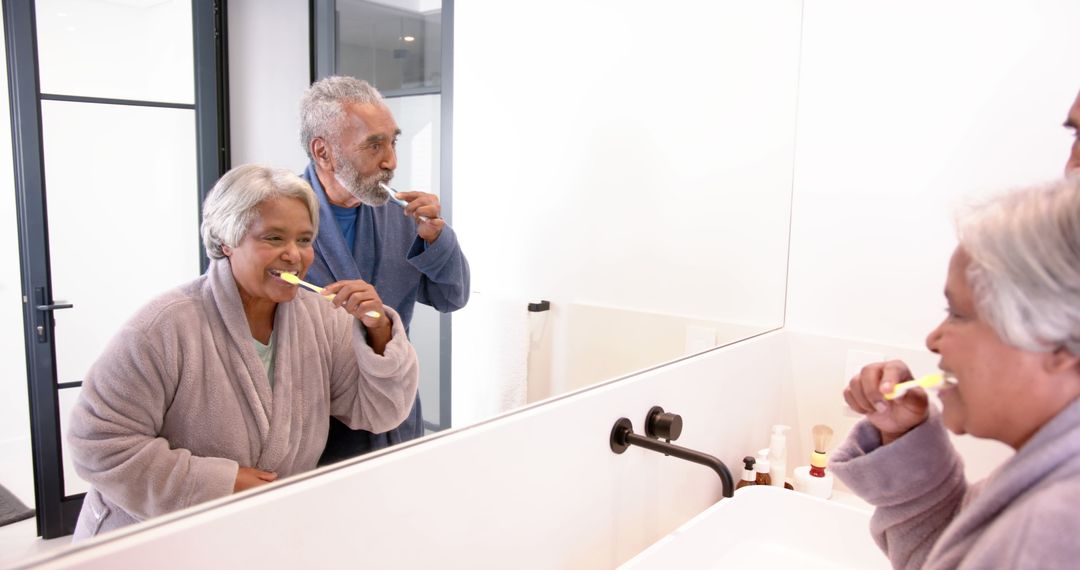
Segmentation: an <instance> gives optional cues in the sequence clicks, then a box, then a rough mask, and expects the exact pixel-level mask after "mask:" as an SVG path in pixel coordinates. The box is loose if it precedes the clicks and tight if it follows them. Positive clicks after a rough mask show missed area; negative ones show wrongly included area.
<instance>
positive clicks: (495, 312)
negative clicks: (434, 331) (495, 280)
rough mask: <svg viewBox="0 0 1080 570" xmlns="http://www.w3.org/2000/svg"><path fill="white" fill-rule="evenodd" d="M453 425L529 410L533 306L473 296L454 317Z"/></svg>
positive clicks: (489, 295) (494, 295)
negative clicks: (530, 332) (526, 406)
mask: <svg viewBox="0 0 1080 570" xmlns="http://www.w3.org/2000/svg"><path fill="white" fill-rule="evenodd" d="M453 322H454V359H453V395H452V399H451V401H452V402H453V411H452V414H453V423H454V425H466V424H468V423H473V422H476V421H479V420H483V419H486V418H490V417H491V416H494V415H497V414H500V413H502V412H505V411H509V410H512V409H515V408H518V407H521V406H523V405H525V403H526V396H527V394H528V366H529V311H528V301H526V300H524V299H515V298H509V297H506V296H503V295H500V294H497V293H481V292H478V291H473V292H472V293H471V294H470V296H469V304H468V305H466V306H465V307H464V308H462V309H461V310H459V311H457V312H455V313H454V321H453Z"/></svg>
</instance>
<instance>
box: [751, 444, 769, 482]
mask: <svg viewBox="0 0 1080 570" xmlns="http://www.w3.org/2000/svg"><path fill="white" fill-rule="evenodd" d="M769 467H771V465H769V448H767V447H766V448H765V449H762V450H761V451H759V452H757V463H755V464H754V471H756V472H757V477H756V478H755V479H754V484H755V485H772V477H769Z"/></svg>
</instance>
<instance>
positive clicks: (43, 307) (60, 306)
mask: <svg viewBox="0 0 1080 570" xmlns="http://www.w3.org/2000/svg"><path fill="white" fill-rule="evenodd" d="M74 307H75V305H74V304H72V303H68V302H67V301H58V302H56V303H53V304H51V305H38V306H37V310H39V311H55V310H57V309H71V308H74Z"/></svg>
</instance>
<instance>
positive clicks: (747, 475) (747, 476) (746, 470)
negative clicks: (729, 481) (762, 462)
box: [735, 455, 755, 491]
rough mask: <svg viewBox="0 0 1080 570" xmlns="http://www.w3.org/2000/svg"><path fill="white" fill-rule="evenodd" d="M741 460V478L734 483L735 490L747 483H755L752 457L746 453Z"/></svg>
mask: <svg viewBox="0 0 1080 570" xmlns="http://www.w3.org/2000/svg"><path fill="white" fill-rule="evenodd" d="M742 462H743V472H742V480H741V481H739V484H738V485H735V490H736V491H738V490H739V489H742V488H743V487H746V486H748V485H754V484H755V483H754V458H753V457H751V456H749V455H747V456H746V457H743V458H742Z"/></svg>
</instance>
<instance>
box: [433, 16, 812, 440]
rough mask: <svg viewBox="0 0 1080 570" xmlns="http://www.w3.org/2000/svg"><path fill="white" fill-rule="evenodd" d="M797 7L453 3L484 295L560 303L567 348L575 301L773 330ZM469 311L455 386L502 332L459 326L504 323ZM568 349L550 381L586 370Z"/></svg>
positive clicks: (780, 275)
mask: <svg viewBox="0 0 1080 570" xmlns="http://www.w3.org/2000/svg"><path fill="white" fill-rule="evenodd" d="M800 9H801V2H799V1H798V0H770V1H767V2H752V3H745V2H692V3H683V4H681V5H679V6H672V7H665V8H664V9H657V8H656V6H655V5H651V4H642V3H634V2H610V1H597V0H592V1H584V2H583V1H581V0H554V1H549V2H545V3H544V5H543V9H537V7H536V6H535V5H533V4H531V3H515V2H503V1H499V0H488V1H483V0H477V1H471V2H459V3H458V4H456V5H455V14H454V29H455V31H454V132H453V139H454V155H453V156H454V165H453V168H454V170H453V173H454V227H455V229H456V231H457V232H458V235H459V238H460V240H461V242H462V244H463V247H464V248H465V251H466V253H467V255H468V257H469V261H470V264H471V267H472V287H473V290H474V291H476V292H478V293H482V294H487V295H497V296H500V297H503V298H507V299H515V298H516V299H517V300H518V303H519V305H518V306H519V307H521V309H520V310H524V307H525V305H526V303H528V302H536V301H539V300H541V299H547V300H550V301H551V303H552V309H551V314H550V319H551V320H552V321H553V322H552V323H551V326H552V330H553V331H556V334H558V335H563V332H562V331H566V330H568V329H569V328H570V327H573V326H575V324H574V323H570V322H569V320H568V319H569V318H570V311H569V310H568V307H569V306H570V305H571V304H574V303H581V304H592V305H603V306H607V307H612V308H618V309H625V310H628V311H638V312H649V313H661V314H665V315H669V316H681V317H685V318H688V319H704V320H707V321H710V322H725V323H731V324H735V325H740V326H745V327H751V328H754V329H755V330H756V331H762V330H768V329H770V328H774V327H779V326H780V325H781V324H782V322H783V300H784V294H785V272H786V264H787V228H788V222H789V204H790V191H791V163H792V156H793V146H792V145H793V142H794V134H793V129H794V125H795V115H794V113H795V109H796V87H797V79H798V51H799V37H800ZM477 310H478V308H477V307H469V306H466V307H465V308H464V309H462V310H461V311H459V312H458V313H457V314H455V316H454V319H455V320H454V330H455V341H457V340H458V339H460V338H462V337H464V338H467V339H469V340H468V342H467V343H466V342H455V343H454V358H453V362H454V374H453V376H454V379H455V384H457V383H459V382H466V381H469V380H470V379H471V378H473V377H474V375H472V374H470V373H469V371H468V370H467V369H466V368H465V367H466V366H467V364H468V363H470V362H479V361H482V360H483V359H485V358H490V355H488V354H487V350H488V347H491V346H498V344H499V340H500V339H499V338H498V337H499V336H500V335H502V334H503V329H502V328H486V329H485V328H483V327H468V323H469V322H470V321H471V322H479V323H487V322H491V321H492V320H497V319H490V318H486V317H485V316H482V315H481V316H479V317H474V314H475V312H476V311H477ZM507 320H510V319H507ZM459 332H460V333H461V334H459ZM598 334H599V333H598ZM680 336H681V335H680ZM565 343H566V341H565V336H562V337H557V338H556V339H555V340H554V342H553V354H552V359H553V361H554V364H553V366H552V370H553V373H554V374H555V375H556V376H558V375H560V374H565V375H572V374H575V372H573V371H570V372H565V373H564V372H563V371H562V365H563V363H565V362H567V361H568V359H567V358H566V355H564V354H561V353H560V348H559V347H560V346H564V345H565ZM661 362H662V360H654V361H651V362H650V363H649V364H651V365H656V364H660V363H661ZM638 368H640V367H638ZM455 423H456V418H455Z"/></svg>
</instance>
